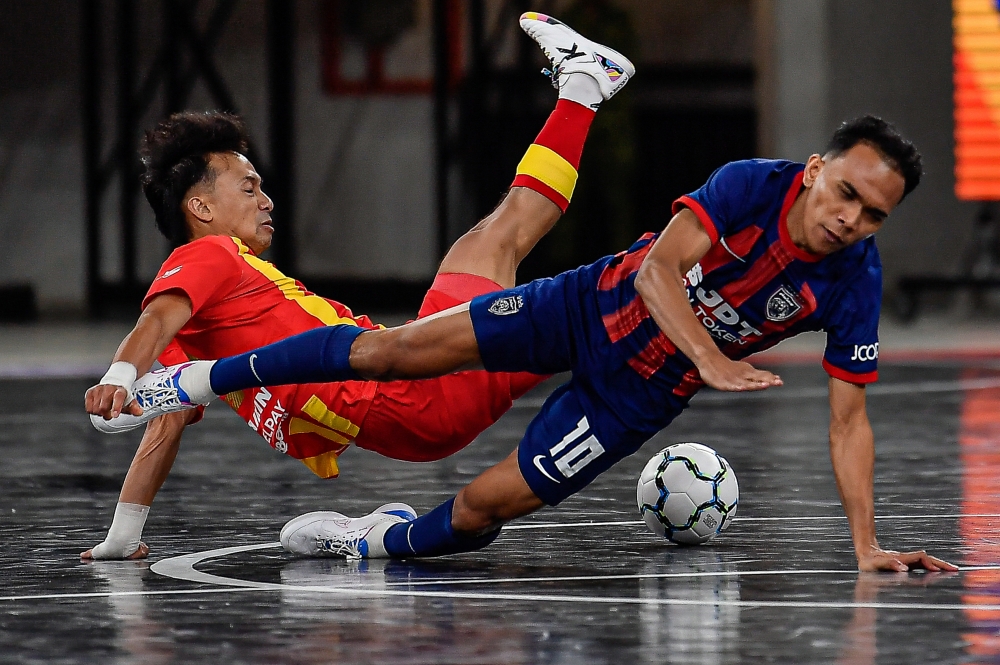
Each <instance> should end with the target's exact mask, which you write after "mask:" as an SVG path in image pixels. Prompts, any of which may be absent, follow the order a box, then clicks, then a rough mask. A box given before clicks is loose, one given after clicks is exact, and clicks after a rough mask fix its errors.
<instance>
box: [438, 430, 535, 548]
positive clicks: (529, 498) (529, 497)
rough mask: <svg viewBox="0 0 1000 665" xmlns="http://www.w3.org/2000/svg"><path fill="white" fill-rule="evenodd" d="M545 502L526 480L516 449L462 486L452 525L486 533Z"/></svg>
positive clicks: (472, 532)
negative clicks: (536, 494)
mask: <svg viewBox="0 0 1000 665" xmlns="http://www.w3.org/2000/svg"><path fill="white" fill-rule="evenodd" d="M544 505H545V504H544V503H543V502H542V500H541V499H539V498H538V497H537V496H535V494H534V492H532V491H531V488H530V487H528V483H526V482H525V481H524V477H523V476H522V475H521V470H520V468H518V465H517V449H516V448H515V449H514V452H512V453H511V454H510V455H509V456H508V457H507V459H505V460H504V461H502V462H500V463H499V464H497V465H495V466H492V467H490V468H489V469H487V470H486V471H483V472H482V473H481V474H479V476H477V477H476V479H475V480H473V481H472V482H471V483H469V484H468V485H466V486H465V487H463V488H462V490H461V491H460V492H459V493H458V496H456V497H455V507H454V508H453V512H452V515H451V525H452V528H454V529H455V531H460V532H462V533H469V534H479V533H484V532H487V531H491V530H493V529H496V528H497V527H498V526H501V525H503V524H506V523H507V522H509V521H511V520H512V519H516V518H518V517H523V516H525V515H528V514H530V513H533V512H535V511H536V510H538V509H539V508H541V507H542V506H544Z"/></svg>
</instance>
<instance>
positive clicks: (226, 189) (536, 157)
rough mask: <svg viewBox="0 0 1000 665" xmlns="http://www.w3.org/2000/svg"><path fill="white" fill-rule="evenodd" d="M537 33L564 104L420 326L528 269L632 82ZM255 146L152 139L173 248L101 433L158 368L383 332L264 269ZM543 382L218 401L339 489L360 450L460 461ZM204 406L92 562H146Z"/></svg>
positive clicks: (155, 181)
mask: <svg viewBox="0 0 1000 665" xmlns="http://www.w3.org/2000/svg"><path fill="white" fill-rule="evenodd" d="M526 16H528V15H526ZM537 23H538V21H536V20H534V19H532V18H530V17H529V18H522V26H523V27H524V28H525V30H526V31H527V32H528V33H529V34H531V35H532V36H533V37H535V38H536V40H537V41H539V43H540V45H541V46H542V48H543V50H545V52H546V55H547V56H549V58H550V60H552V61H553V70H554V72H553V75H552V78H553V83H554V85H555V86H556V87H557V89H558V90H559V101H558V102H557V104H556V108H555V110H554V111H553V112H552V114H551V116H550V117H549V120H548V121H547V123H546V124H545V126H544V128H543V129H542V131H541V133H540V134H539V136H538V137H537V139H536V140H535V143H533V144H532V145H531V146H530V147H529V149H528V151H527V153H526V154H525V157H524V159H523V160H522V161H521V163H520V164H519V166H518V169H517V175H516V177H515V179H514V182H513V184H512V186H511V189H510V191H509V192H508V193H507V195H506V196H505V198H504V199H503V201H502V202H501V203H500V204H499V206H498V207H497V208H496V210H494V211H493V213H491V214H490V215H489V216H488V217H486V218H485V219H484V220H482V221H481V222H480V223H479V224H478V225H477V226H476V227H474V228H473V229H472V230H471V231H469V232H468V233H467V234H466V235H464V236H463V237H462V238H460V239H459V240H458V241H457V242H456V243H455V245H454V246H453V247H452V248H451V250H450V251H449V253H448V254H447V256H446V257H445V258H444V260H443V261H442V263H441V265H440V267H439V269H438V274H437V276H436V278H435V280H434V283H433V285H432V286H431V289H430V291H429V292H428V293H427V295H426V297H425V299H424V302H423V304H422V305H421V308H420V311H419V314H418V318H423V317H427V316H430V315H432V314H434V313H436V312H441V311H444V310H447V309H448V308H450V307H453V306H456V305H460V304H463V303H466V302H468V301H469V300H471V299H472V298H473V297H475V296H478V295H482V294H485V293H490V292H493V291H499V290H501V289H504V288H510V287H512V286H514V284H515V272H516V268H517V266H518V264H519V263H520V261H521V260H522V259H523V258H524V257H525V255H526V254H527V253H528V252H529V251H530V250H531V248H532V247H533V246H534V245H535V243H537V242H538V240H539V239H540V238H541V237H542V236H543V235H545V233H547V232H548V231H549V230H550V229H551V228H552V226H553V225H554V224H555V222H556V221H557V220H558V219H559V217H560V215H561V214H562V213H563V212H564V211H565V209H566V207H567V206H568V204H569V201H570V199H571V197H572V193H573V188H574V186H575V183H576V177H577V168H578V167H579V163H580V156H581V154H582V151H583V145H584V141H585V139H586V136H587V132H588V130H589V127H590V124H591V121H592V120H593V117H594V113H595V111H596V109H597V108H598V106H599V105H600V103H601V102H602V101H604V100H606V99H608V98H610V97H611V96H612V95H614V94H615V93H616V92H617V91H618V90H620V89H621V88H622V87H623V86H624V85H625V83H626V82H627V81H628V79H629V78H630V77H631V76H632V74H633V73H634V68H633V67H632V65H631V63H629V62H628V60H627V59H625V58H624V57H623V56H621V55H620V54H618V53H617V52H615V51H613V50H611V49H608V48H606V47H603V46H601V45H598V44H594V43H593V42H590V41H589V40H586V39H584V38H583V37H581V36H580V35H577V34H576V33H574V32H572V31H571V30H568V28H567V30H568V32H567V35H569V36H570V37H571V41H572V42H573V44H574V46H573V48H574V53H572V54H571V57H569V58H567V57H566V54H561V53H552V51H554V49H551V48H550V47H548V46H547V45H546V44H545V43H544V42H543V40H539V39H538V37H537V35H535V34H532V29H531V27H532V25H534V24H537ZM578 45H579V49H577V46H578ZM556 63H560V66H559V67H556V66H555V65H556ZM246 151H247V140H246V135H245V129H244V127H243V124H242V122H241V121H240V120H239V119H238V118H236V117H234V116H231V115H226V114H221V113H204V114H195V113H183V114H177V115H175V116H172V117H171V118H170V119H169V120H167V121H165V122H163V123H161V124H160V125H159V126H157V127H156V128H155V129H154V130H152V131H150V132H148V133H147V134H146V136H145V138H144V141H143V145H142V157H143V164H144V166H145V172H144V175H143V190H144V193H145V195H146V198H147V200H148V201H149V203H150V205H151V206H152V208H153V210H154V212H155V214H156V223H157V226H158V228H159V230H160V231H161V232H162V233H163V234H164V235H165V236H167V237H168V238H169V239H170V240H171V241H172V242H174V243H175V244H177V245H179V247H178V248H177V249H176V250H174V252H173V253H172V254H171V255H170V256H169V257H168V258H167V260H166V261H165V262H164V263H163V266H162V267H161V268H160V270H159V272H158V273H157V277H156V279H155V280H154V281H153V284H152V285H151V287H150V289H149V291H148V293H147V295H146V297H145V298H144V300H143V303H142V307H143V312H142V315H141V316H140V318H139V320H138V322H137V324H136V326H135V328H134V329H133V330H132V332H131V333H130V334H129V335H128V336H127V337H126V338H125V340H124V341H123V342H122V344H121V346H120V347H119V349H118V351H117V353H116V354H115V357H114V362H113V364H112V366H111V368H110V369H109V371H108V373H107V374H106V375H105V377H104V378H103V379H102V380H101V381H100V383H99V384H98V385H95V386H93V387H92V388H91V389H90V390H88V391H87V395H86V408H87V411H88V413H90V414H92V416H93V420H94V422H95V426H97V427H98V429H101V430H103V431H107V432H115V431H126V430H128V429H133V428H134V427H137V426H138V425H140V424H141V423H143V422H146V421H147V420H149V417H150V415H151V414H152V413H153V411H152V410H149V409H147V412H146V413H145V414H143V410H142V409H141V408H140V407H139V405H138V404H136V403H135V402H134V401H132V400H131V395H130V386H131V385H132V383H133V381H134V380H135V378H136V375H137V374H138V375H142V374H144V373H146V372H147V371H148V370H149V368H150V367H151V366H152V364H153V362H154V361H156V360H159V362H161V363H162V364H164V365H173V364H176V363H183V362H186V361H188V360H194V359H211V358H221V357H225V356H230V355H234V354H239V353H244V352H246V351H249V350H251V349H254V348H257V347H259V346H263V345H266V344H269V343H271V342H275V341H277V340H281V339H284V338H286V337H289V336H291V335H294V334H296V333H301V332H304V331H307V330H310V329H314V328H317V327H321V326H329V325H337V324H346V325H350V326H356V327H358V328H362V329H373V328H377V327H379V326H376V325H375V324H374V323H373V322H372V321H371V320H370V319H369V318H368V317H366V316H356V315H354V314H353V313H352V312H351V310H350V309H349V308H348V307H346V306H345V305H343V304H341V303H338V302H335V301H332V300H328V299H325V298H322V297H319V296H317V295H315V294H313V293H311V292H309V291H308V290H306V288H305V287H304V286H303V285H302V284H301V283H299V282H297V281H295V280H294V279H292V278H290V277H287V276H286V275H284V274H283V273H281V272H280V271H279V270H278V269H277V268H276V267H275V266H274V265H272V264H271V263H269V262H267V261H265V260H263V259H261V258H260V254H261V253H262V252H263V251H264V250H266V249H267V248H268V246H269V245H270V244H271V237H272V235H273V233H274V231H275V229H274V225H273V221H272V218H271V210H272V208H273V206H272V202H271V200H270V199H269V198H268V197H267V195H266V194H264V192H263V191H262V189H261V178H260V176H259V175H258V174H257V172H256V170H255V169H254V167H253V164H251V163H250V161H249V160H248V159H247V158H246V157H245V154H246ZM331 251H335V248H331ZM543 378H544V377H543V376H539V375H537V374H527V373H497V374H491V373H487V372H484V371H472V372H461V373H458V374H454V375H450V376H446V377H441V378H439V379H432V380H424V381H401V382H395V383H389V384H377V383H375V382H371V381H346V382H339V383H322V384H319V383H317V384H304V385H294V386H280V387H267V388H253V389H248V390H241V391H236V392H233V393H230V394H228V395H226V396H224V400H225V401H226V402H227V403H228V404H229V406H230V407H232V408H233V409H234V410H235V411H236V412H237V413H238V414H239V415H240V416H241V417H242V418H243V419H244V420H245V421H246V422H247V423H248V425H249V426H250V427H251V428H252V429H254V430H255V431H256V432H258V433H259V434H260V435H261V436H262V437H264V438H265V439H266V440H267V441H268V443H269V444H270V445H271V446H272V447H274V448H275V449H277V450H278V451H280V452H283V453H286V454H288V455H289V456H291V457H294V458H296V459H299V460H301V461H302V462H303V463H304V464H305V465H306V466H308V467H309V468H310V469H311V470H312V471H313V472H314V473H316V474H317V475H318V476H320V477H322V478H333V477H336V476H337V475H338V474H339V465H338V458H339V456H340V454H341V453H343V452H344V451H345V450H346V449H347V448H348V447H349V446H350V445H351V444H352V443H354V444H355V445H357V446H359V447H361V448H365V449H368V450H372V451H375V452H378V453H380V454H382V455H385V456H387V457H391V458H394V459H400V460H407V461H431V460H437V459H441V458H443V457H446V456H448V455H450V454H452V453H454V452H457V451H458V450H460V449H462V448H463V447H465V446H466V445H468V444H469V443H470V442H471V441H472V440H473V439H474V438H475V437H476V436H477V435H478V434H479V433H480V432H482V431H483V430H485V429H486V428H487V427H489V426H490V425H491V424H492V423H494V422H495V421H496V420H497V419H498V418H499V417H500V416H501V415H502V414H503V413H504V412H506V411H507V410H508V409H509V408H510V406H511V404H512V402H513V400H514V399H516V398H517V397H519V396H520V395H522V394H524V393H525V392H526V391H527V390H529V389H530V388H531V387H533V386H535V385H536V384H537V383H538V382H539V381H541V380H542V379H543ZM202 411H203V410H202V409H195V410H187V411H180V412H174V413H169V412H163V413H162V415H159V416H158V417H156V418H155V419H152V420H149V423H148V425H147V429H146V432H145V434H144V436H143V439H142V442H141V444H140V446H139V449H138V451H137V453H136V455H135V458H134V459H133V461H132V464H131V466H130V468H129V472H128V475H127V476H126V479H125V483H124V486H123V488H122V492H121V495H120V498H119V503H118V506H117V508H116V511H115V517H114V521H113V523H112V526H111V528H110V530H109V533H108V535H107V537H106V539H105V540H104V541H103V542H102V543H100V544H99V545H97V546H95V547H94V548H92V549H91V550H88V551H86V552H84V553H83V555H82V556H83V557H84V558H87V559H90V558H93V559H122V558H142V557H145V556H146V555H147V553H148V548H147V547H146V545H145V544H143V543H142V542H141V541H140V538H141V533H142V527H143V525H144V523H145V519H146V516H147V514H148V510H149V506H150V504H151V503H152V500H153V498H154V497H155V495H156V492H157V491H158V490H159V488H160V486H161V485H162V483H163V481H164V480H165V479H166V476H167V474H168V473H169V471H170V468H171V466H172V464H173V461H174V458H175V456H176V454H177V450H178V447H179V444H180V439H181V434H182V432H183V430H184V428H185V427H187V426H188V425H190V424H192V423H194V422H196V421H197V420H199V419H200V418H201V414H202Z"/></svg>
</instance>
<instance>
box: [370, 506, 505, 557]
mask: <svg viewBox="0 0 1000 665" xmlns="http://www.w3.org/2000/svg"><path fill="white" fill-rule="evenodd" d="M454 506H455V498H454V497H452V498H450V499H448V500H447V501H445V502H444V503H442V504H441V505H440V506H438V507H437V508H435V509H434V510H432V511H431V512H429V513H427V514H426V515H422V516H420V517H418V518H417V519H415V520H413V521H412V522H406V523H403V524H396V525H393V526H391V527H389V530H388V531H386V532H385V535H384V536H383V537H382V545H384V546H385V551H386V552H388V553H389V556H391V557H392V558H394V559H406V558H409V557H422V556H444V555H445V554H459V553H461V552H472V551H474V550H478V549H482V548H484V547H486V546H487V545H489V544H490V543H492V542H493V541H494V540H496V539H497V536H499V535H500V529H497V530H496V531H491V532H489V533H487V534H483V535H481V536H467V535H465V534H462V533H459V532H456V531H455V530H454V529H453V528H452V526H451V511H452V508H453V507H454Z"/></svg>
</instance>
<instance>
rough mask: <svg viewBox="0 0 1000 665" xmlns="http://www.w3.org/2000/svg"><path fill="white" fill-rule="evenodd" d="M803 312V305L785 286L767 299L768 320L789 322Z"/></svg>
mask: <svg viewBox="0 0 1000 665" xmlns="http://www.w3.org/2000/svg"><path fill="white" fill-rule="evenodd" d="M801 310H802V303H800V302H799V299H798V298H796V297H795V294H794V293H792V292H791V291H789V290H788V289H787V288H785V287H784V286H782V287H781V288H780V289H778V290H777V291H775V292H774V294H773V295H772V296H771V297H770V298H768V299H767V318H768V319H770V320H771V321H779V322H780V321H787V320H788V319H790V318H792V317H793V316H795V315H796V314H798V313H799V312H800V311H801Z"/></svg>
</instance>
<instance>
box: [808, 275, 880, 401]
mask: <svg viewBox="0 0 1000 665" xmlns="http://www.w3.org/2000/svg"><path fill="white" fill-rule="evenodd" d="M881 306H882V271H881V269H880V268H879V267H878V266H869V267H867V268H865V269H864V270H863V272H861V274H858V275H855V276H853V277H852V278H851V280H850V281H849V282H848V284H847V287H846V289H845V290H844V291H843V292H842V293H840V294H838V297H837V298H836V299H835V300H834V301H833V303H832V304H831V306H830V310H829V312H828V314H827V316H826V321H825V324H824V327H825V328H826V333H827V336H826V351H825V353H824V354H823V369H825V370H826V372H827V374H829V375H830V376H832V377H834V378H835V379H840V380H841V381H847V382H848V383H858V384H864V383H872V382H874V381H877V380H878V320H879V311H880V309H881Z"/></svg>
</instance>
